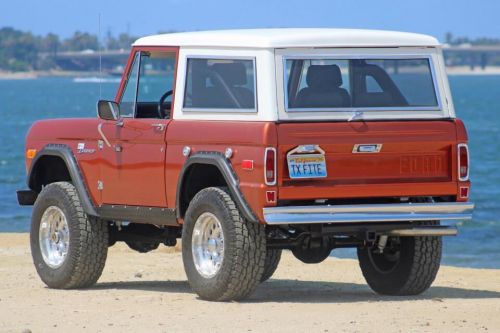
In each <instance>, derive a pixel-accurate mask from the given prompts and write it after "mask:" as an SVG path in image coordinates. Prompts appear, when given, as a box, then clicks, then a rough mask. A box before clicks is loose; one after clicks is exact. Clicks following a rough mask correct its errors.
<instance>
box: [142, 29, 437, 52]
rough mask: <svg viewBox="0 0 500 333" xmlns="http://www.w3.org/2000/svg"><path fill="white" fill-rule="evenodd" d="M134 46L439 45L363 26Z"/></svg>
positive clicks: (165, 37)
mask: <svg viewBox="0 0 500 333" xmlns="http://www.w3.org/2000/svg"><path fill="white" fill-rule="evenodd" d="M133 46H181V47H229V48H294V47H297V48H300V47H397V46H402V47H405V46H408V47H411V46H416V47H427V46H431V47H436V46H440V43H439V41H438V40H437V39H436V38H434V37H432V36H428V35H422V34H416V33H409V32H397V31H383V30H362V29H327V28H321V29H313V28H302V29H296V28H282V29H241V30H214V31H196V32H180V33H169V34H161V35H152V36H147V37H143V38H139V39H138V40H136V41H135V43H134V44H133Z"/></svg>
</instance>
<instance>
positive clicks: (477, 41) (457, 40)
mask: <svg viewBox="0 0 500 333" xmlns="http://www.w3.org/2000/svg"><path fill="white" fill-rule="evenodd" d="M445 43H446V44H449V45H462V44H470V45H500V38H490V37H479V38H472V39H471V38H468V37H463V36H462V37H460V36H459V37H455V36H453V34H452V33H451V32H447V33H446V35H445Z"/></svg>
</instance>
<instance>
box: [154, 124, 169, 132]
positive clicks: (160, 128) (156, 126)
mask: <svg viewBox="0 0 500 333" xmlns="http://www.w3.org/2000/svg"><path fill="white" fill-rule="evenodd" d="M151 127H154V128H156V129H158V130H159V131H163V130H164V129H165V127H166V126H165V124H151Z"/></svg>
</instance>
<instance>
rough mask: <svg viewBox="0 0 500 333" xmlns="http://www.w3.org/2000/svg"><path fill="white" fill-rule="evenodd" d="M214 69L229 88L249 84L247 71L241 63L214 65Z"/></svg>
mask: <svg viewBox="0 0 500 333" xmlns="http://www.w3.org/2000/svg"><path fill="white" fill-rule="evenodd" d="M212 69H213V70H214V72H216V73H217V74H219V75H220V76H221V77H222V79H223V80H224V82H226V84H227V85H229V86H236V85H238V86H241V85H245V84H246V83H247V71H246V68H245V65H244V64H242V63H241V62H235V63H225V64H224V63H221V64H213V65H212Z"/></svg>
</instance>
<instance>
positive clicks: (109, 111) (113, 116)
mask: <svg viewBox="0 0 500 333" xmlns="http://www.w3.org/2000/svg"><path fill="white" fill-rule="evenodd" d="M97 115H98V116H99V118H101V119H104V120H117V119H118V117H119V116H120V105H118V103H116V102H113V101H104V100H101V101H99V102H97Z"/></svg>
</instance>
